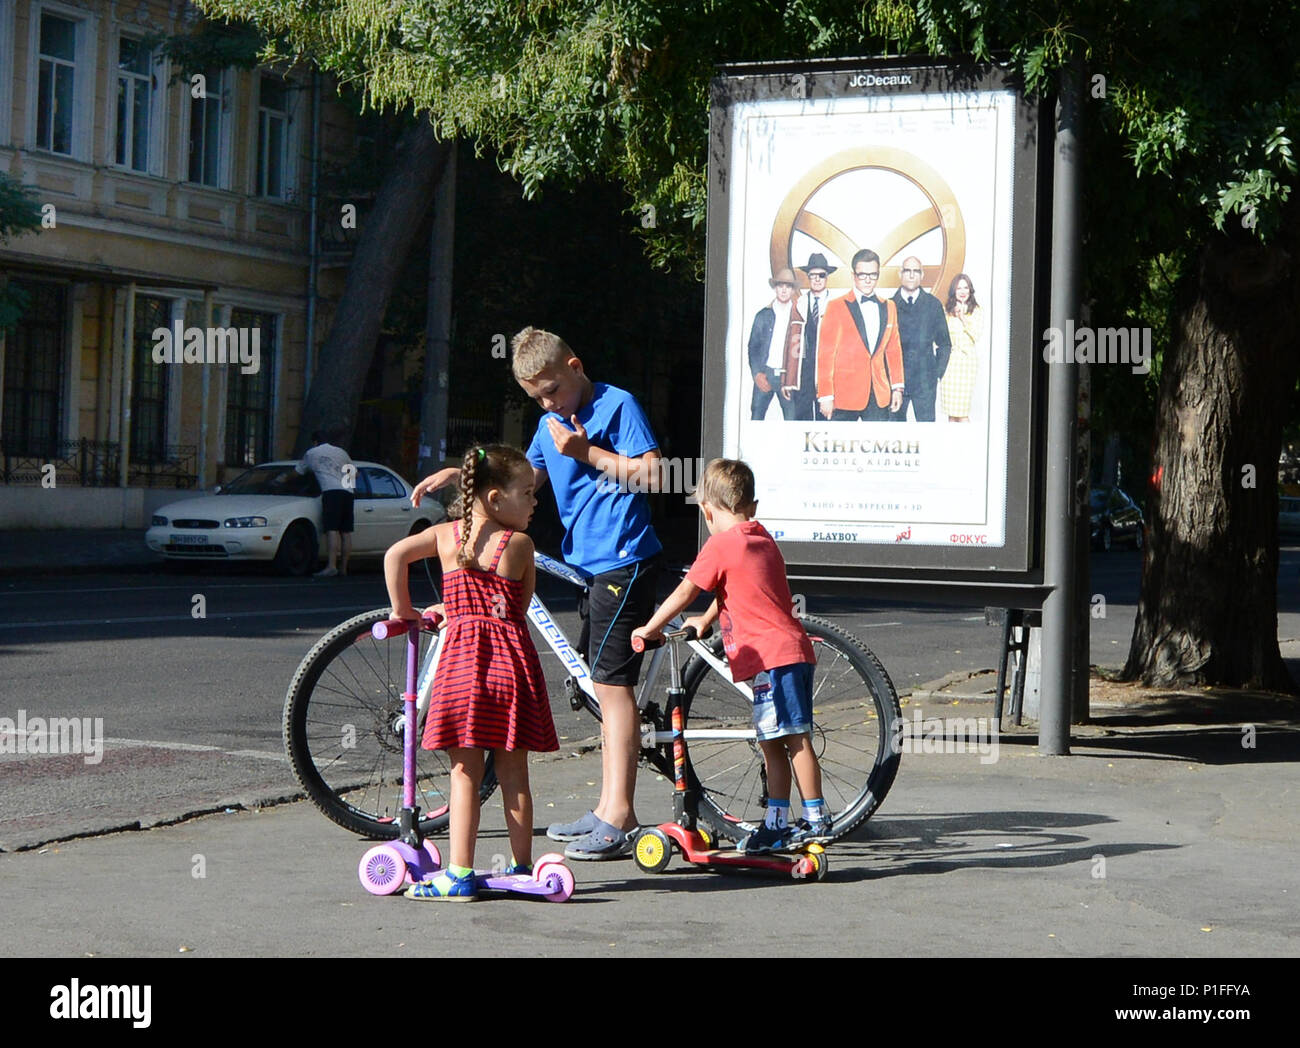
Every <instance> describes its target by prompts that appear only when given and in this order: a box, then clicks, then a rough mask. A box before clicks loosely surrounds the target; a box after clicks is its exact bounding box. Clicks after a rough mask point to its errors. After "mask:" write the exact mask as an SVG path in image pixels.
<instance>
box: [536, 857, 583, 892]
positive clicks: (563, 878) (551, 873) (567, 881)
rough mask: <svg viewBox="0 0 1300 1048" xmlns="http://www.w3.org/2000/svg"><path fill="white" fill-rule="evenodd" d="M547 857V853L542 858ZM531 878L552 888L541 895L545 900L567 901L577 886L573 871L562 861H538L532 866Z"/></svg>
mask: <svg viewBox="0 0 1300 1048" xmlns="http://www.w3.org/2000/svg"><path fill="white" fill-rule="evenodd" d="M549 858H550V856H549V855H547V856H543V859H549ZM533 879H534V880H535V881H537V883H538V884H544V885H547V886H548V887H550V888H552V889H553V890H552V891H551V892H549V893H548V894H546V895H543V896H542V898H543V899H545V900H546V901H547V902H567V901H568V898H569V896H571V895H572V894H573V889H574V888H575V887H576V886H577V883H576V882H575V881H574V879H573V871H572V870H570V869H569V868H568V867H567V866H565V865H564V863H562V862H538V863H537V865H536V866H534V867H533Z"/></svg>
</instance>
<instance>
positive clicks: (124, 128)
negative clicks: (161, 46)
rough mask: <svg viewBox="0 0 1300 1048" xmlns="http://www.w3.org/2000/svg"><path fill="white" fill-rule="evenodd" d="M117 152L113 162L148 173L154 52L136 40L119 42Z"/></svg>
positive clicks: (125, 37) (123, 39)
mask: <svg viewBox="0 0 1300 1048" xmlns="http://www.w3.org/2000/svg"><path fill="white" fill-rule="evenodd" d="M117 46H118V55H117V149H116V152H115V154H114V159H115V160H116V162H117V163H118V164H119V165H121V166H122V167H129V168H130V169H131V170H132V171H148V170H149V114H150V111H151V107H152V103H153V52H152V51H150V50H149V49H148V48H146V47H145V46H144V44H143V43H142V42H141V41H139V40H132V39H131V38H130V37H127V36H124V37H122V38H120V39H119V40H118V45H117Z"/></svg>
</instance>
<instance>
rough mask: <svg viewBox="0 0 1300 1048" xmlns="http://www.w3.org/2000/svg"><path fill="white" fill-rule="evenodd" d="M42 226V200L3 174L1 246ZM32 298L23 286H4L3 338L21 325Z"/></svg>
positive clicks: (0, 291) (0, 299)
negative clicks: (8, 331) (20, 322)
mask: <svg viewBox="0 0 1300 1048" xmlns="http://www.w3.org/2000/svg"><path fill="white" fill-rule="evenodd" d="M40 225H41V205H40V201H38V200H37V199H36V196H35V195H34V194H33V193H32V192H31V190H29V189H28V188H27V187H26V186H24V185H21V184H20V183H18V182H15V181H14V180H13V179H12V178H10V177H9V176H8V175H6V174H4V173H3V172H0V244H3V243H5V242H6V241H8V240H9V239H11V238H12V237H17V236H22V235H23V234H24V233H29V232H31V231H32V230H35V229H39V228H40ZM29 298H30V296H29V295H28V294H27V293H26V292H25V291H23V289H22V288H20V287H16V286H14V285H12V284H3V285H0V335H2V334H3V333H4V331H5V329H6V328H11V327H13V326H14V324H16V323H17V322H18V319H19V317H21V316H22V315H23V311H24V310H25V309H26V308H27V303H28V301H29Z"/></svg>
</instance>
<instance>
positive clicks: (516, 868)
mask: <svg viewBox="0 0 1300 1048" xmlns="http://www.w3.org/2000/svg"><path fill="white" fill-rule="evenodd" d="M520 874H526V875H527V876H529V877H531V876H532V875H533V864H532V863H531V862H513V863H511V864H510V865H509V866H507V867H506V868H505V869H504V870H502V871H501V876H502V877H518V876H519V875H520Z"/></svg>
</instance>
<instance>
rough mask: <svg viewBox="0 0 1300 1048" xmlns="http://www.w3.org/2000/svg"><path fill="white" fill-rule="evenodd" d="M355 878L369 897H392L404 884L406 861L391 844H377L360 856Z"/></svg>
mask: <svg viewBox="0 0 1300 1048" xmlns="http://www.w3.org/2000/svg"><path fill="white" fill-rule="evenodd" d="M357 876H358V877H360V878H361V886H362V887H363V888H365V890H366V891H368V892H369V893H370V894H371V895H392V894H393V893H394V892H397V891H400V890H401V888H402V886H403V885H404V884H405V882H406V860H405V859H403V858H402V853H401V852H399V851H398V850H397V849H396V848H394V847H393V846H392V845H391V844H378V845H376V846H375V847H373V848H371V849H370V850H369V851H368V852H366V854H365V855H363V856H361V862H360V863H359V864H358V865H357Z"/></svg>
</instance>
